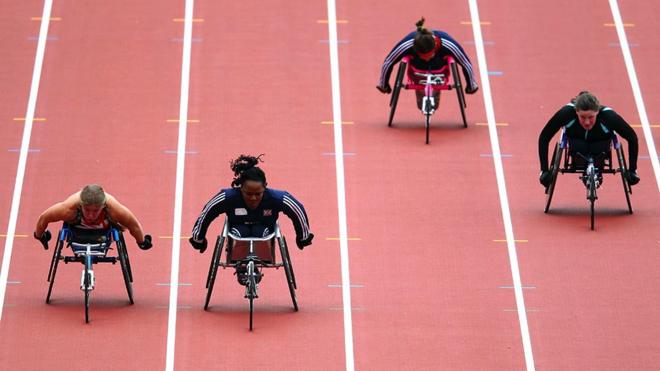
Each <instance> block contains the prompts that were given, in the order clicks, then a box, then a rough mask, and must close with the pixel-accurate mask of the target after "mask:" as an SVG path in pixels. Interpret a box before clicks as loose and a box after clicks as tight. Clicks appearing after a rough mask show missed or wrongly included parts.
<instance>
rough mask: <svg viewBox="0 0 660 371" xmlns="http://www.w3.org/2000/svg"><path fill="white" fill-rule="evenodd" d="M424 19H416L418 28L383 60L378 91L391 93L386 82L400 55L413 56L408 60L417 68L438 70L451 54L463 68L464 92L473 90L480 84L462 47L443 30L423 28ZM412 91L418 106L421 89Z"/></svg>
mask: <svg viewBox="0 0 660 371" xmlns="http://www.w3.org/2000/svg"><path fill="white" fill-rule="evenodd" d="M424 21H425V19H424V17H422V19H420V20H419V21H417V23H416V24H415V26H417V30H416V31H414V32H411V33H409V34H408V35H406V37H404V38H403V40H401V41H399V42H398V43H397V44H396V46H394V49H392V51H391V52H390V53H389V54H388V55H387V57H385V62H383V67H382V68H381V70H380V80H379V81H378V86H376V88H377V89H378V91H380V92H381V93H383V94H389V93H391V92H392V88H391V87H390V82H389V81H390V75H391V74H392V68H393V67H394V65H395V64H397V63H398V62H399V61H401V59H402V58H403V57H406V56H412V59H411V61H410V63H411V64H412V66H413V67H414V68H416V69H420V70H439V69H441V68H442V67H443V66H445V65H446V64H447V62H446V60H445V57H447V56H451V57H453V58H454V60H455V61H456V63H458V64H459V65H460V66H461V67H462V69H463V74H464V76H465V80H466V84H465V92H466V93H467V94H474V93H476V92H477V90H479V85H478V84H477V80H476V78H475V75H474V71H473V69H472V63H470V59H469V58H468V56H467V54H465V51H464V50H463V47H461V45H460V44H459V43H458V42H457V41H456V40H454V39H453V38H452V37H451V36H449V34H447V33H446V32H443V31H438V30H429V29H427V28H425V27H424ZM415 93H416V94H417V105H418V106H419V108H420V109H421V106H422V98H423V97H424V92H423V91H420V90H416V91H415ZM435 94H436V97H435V101H436V102H439V98H440V91H436V92H435Z"/></svg>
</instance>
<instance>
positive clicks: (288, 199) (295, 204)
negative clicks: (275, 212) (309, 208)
mask: <svg viewBox="0 0 660 371" xmlns="http://www.w3.org/2000/svg"><path fill="white" fill-rule="evenodd" d="M282 202H283V203H284V205H283V206H284V207H283V208H282V211H283V212H284V214H285V215H286V216H288V217H289V219H291V222H293V228H294V229H295V230H296V239H298V240H305V239H307V237H309V232H310V231H309V220H308V219H307V213H305V208H304V207H303V204H302V203H300V202H299V201H298V200H296V199H295V198H294V197H293V196H292V195H290V194H289V193H284V196H283V198H282Z"/></svg>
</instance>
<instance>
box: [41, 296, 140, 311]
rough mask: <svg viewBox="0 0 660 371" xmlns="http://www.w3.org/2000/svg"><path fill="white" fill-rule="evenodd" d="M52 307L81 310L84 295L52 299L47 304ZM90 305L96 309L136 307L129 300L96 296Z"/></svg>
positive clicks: (91, 299) (91, 298)
mask: <svg viewBox="0 0 660 371" xmlns="http://www.w3.org/2000/svg"><path fill="white" fill-rule="evenodd" d="M46 305H48V306H50V307H56V308H58V307H59V308H71V307H75V308H76V309H79V308H80V307H81V306H84V305H85V299H84V297H83V294H82V292H81V294H80V295H79V296H68V297H55V298H53V297H51V299H50V303H48V304H46ZM90 305H92V306H95V307H105V308H124V307H134V306H135V305H134V304H131V303H130V302H129V301H128V298H113V297H102V296H100V297H95V296H94V294H92V295H91V297H90Z"/></svg>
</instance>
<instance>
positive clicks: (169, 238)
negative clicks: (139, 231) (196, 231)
mask: <svg viewBox="0 0 660 371" xmlns="http://www.w3.org/2000/svg"><path fill="white" fill-rule="evenodd" d="M158 238H163V239H166V240H171V239H173V238H174V236H158ZM189 238H190V236H181V239H182V240H187V239H189Z"/></svg>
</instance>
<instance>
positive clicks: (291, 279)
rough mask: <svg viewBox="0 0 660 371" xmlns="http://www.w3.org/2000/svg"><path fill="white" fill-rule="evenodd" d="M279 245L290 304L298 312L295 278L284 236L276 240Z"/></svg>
mask: <svg viewBox="0 0 660 371" xmlns="http://www.w3.org/2000/svg"><path fill="white" fill-rule="evenodd" d="M278 243H279V245H280V255H282V263H283V264H284V274H285V275H286V282H287V284H288V285H289V294H291V302H292V303H293V309H294V310H295V311H296V312H297V311H298V300H297V299H296V289H297V288H298V286H297V285H296V277H295V275H294V274H293V266H292V265H291V258H290V257H289V248H288V247H287V244H286V238H284V236H282V237H280V238H279V239H278Z"/></svg>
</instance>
